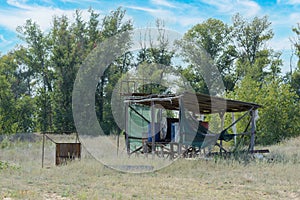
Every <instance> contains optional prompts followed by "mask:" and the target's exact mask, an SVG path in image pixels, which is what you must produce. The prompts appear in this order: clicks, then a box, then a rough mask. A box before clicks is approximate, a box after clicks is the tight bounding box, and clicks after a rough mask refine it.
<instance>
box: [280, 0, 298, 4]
mask: <svg viewBox="0 0 300 200" xmlns="http://www.w3.org/2000/svg"><path fill="white" fill-rule="evenodd" d="M280 2H282V3H285V4H290V5H296V4H300V0H288V1H280Z"/></svg>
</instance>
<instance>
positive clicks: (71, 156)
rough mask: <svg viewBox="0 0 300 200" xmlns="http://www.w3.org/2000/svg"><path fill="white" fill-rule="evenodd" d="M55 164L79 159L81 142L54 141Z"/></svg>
mask: <svg viewBox="0 0 300 200" xmlns="http://www.w3.org/2000/svg"><path fill="white" fill-rule="evenodd" d="M55 157H56V159H55V164H56V165H61V164H66V163H67V161H70V160H75V159H80V157H81V143H56V156H55Z"/></svg>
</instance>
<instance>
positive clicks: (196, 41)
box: [178, 18, 236, 93]
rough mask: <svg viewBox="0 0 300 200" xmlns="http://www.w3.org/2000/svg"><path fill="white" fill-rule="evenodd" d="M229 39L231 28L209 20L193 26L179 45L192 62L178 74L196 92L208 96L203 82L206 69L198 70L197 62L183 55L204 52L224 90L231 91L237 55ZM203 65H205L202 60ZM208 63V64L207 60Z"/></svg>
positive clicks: (190, 56) (214, 20) (201, 67)
mask: <svg viewBox="0 0 300 200" xmlns="http://www.w3.org/2000/svg"><path fill="white" fill-rule="evenodd" d="M231 36H232V28H231V27H229V26H228V25H227V24H224V23H223V22H222V21H220V20H217V19H212V18H210V19H208V20H206V21H204V22H203V23H201V24H197V25H195V26H193V27H192V28H191V29H190V30H188V31H187V33H185V35H184V37H183V39H182V40H181V41H180V42H179V43H178V44H179V46H180V47H181V48H182V49H183V55H184V56H185V58H187V60H188V61H190V62H191V65H190V66H189V67H187V68H185V69H180V70H181V72H182V73H183V74H184V75H185V77H186V78H187V80H188V81H190V82H191V84H192V86H193V87H194V89H195V91H197V92H202V93H208V88H207V86H206V83H205V81H204V78H203V76H205V74H206V73H205V70H206V68H205V67H203V66H199V62H198V61H195V58H192V57H193V56H195V55H188V54H186V52H188V51H190V49H189V48H193V49H197V51H198V52H196V54H199V52H201V51H203V52H205V54H206V56H207V57H209V59H210V60H211V62H212V63H210V64H211V65H214V66H216V67H217V69H218V71H219V73H220V74H221V76H222V80H223V82H224V86H225V90H229V91H230V90H233V87H234V84H235V81H236V77H235V73H234V71H233V63H234V60H235V58H236V51H235V49H234V48H233V46H232V40H231V39H232V37H231ZM196 57H201V56H200V55H199V56H196ZM196 59H197V58H196ZM197 62H198V63H197ZM204 62H206V61H205V60H204ZM207 62H210V61H209V60H207ZM202 64H203V63H202ZM208 68H210V67H208ZM208 70H209V69H208Z"/></svg>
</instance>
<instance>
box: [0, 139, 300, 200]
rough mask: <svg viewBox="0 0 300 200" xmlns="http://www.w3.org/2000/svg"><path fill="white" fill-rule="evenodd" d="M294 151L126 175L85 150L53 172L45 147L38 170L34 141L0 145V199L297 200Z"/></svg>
mask: <svg viewBox="0 0 300 200" xmlns="http://www.w3.org/2000/svg"><path fill="white" fill-rule="evenodd" d="M299 146H300V138H296V139H293V140H289V141H285V142H283V143H282V144H279V145H275V146H270V147H268V148H269V149H270V150H271V153H270V155H268V157H267V158H266V159H261V160H258V159H254V160H250V161H249V162H244V161H243V160H234V159H227V160H224V159H220V158H215V159H211V160H203V159H202V160H200V159H198V160H184V159H180V160H177V161H176V162H174V163H173V164H171V165H170V166H169V167H166V168H163V169H161V170H158V171H156V172H150V173H143V174H130V173H122V172H117V171H114V170H112V169H110V168H108V167H105V166H104V165H102V164H101V163H99V162H98V161H96V160H95V159H93V158H91V157H90V156H89V154H88V153H86V152H85V149H83V158H82V159H81V161H75V162H72V163H70V164H68V165H65V166H59V167H56V166H54V148H55V147H54V145H53V144H51V143H50V142H49V141H48V142H47V143H46V152H45V153H46V154H45V156H46V157H45V166H46V167H44V168H43V169H42V168H41V140H40V139H37V140H36V141H31V142H28V141H18V140H17V141H14V142H9V141H7V140H4V141H2V143H1V146H0V161H2V162H4V164H1V165H2V166H3V167H2V169H1V168H0V180H1V181H0V188H1V190H0V199H300V182H299V179H300V167H299V166H300V150H299ZM130 159H136V158H130ZM149 159H150V158H149ZM5 163H6V164H5Z"/></svg>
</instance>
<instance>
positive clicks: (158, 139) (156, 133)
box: [148, 123, 160, 142]
mask: <svg viewBox="0 0 300 200" xmlns="http://www.w3.org/2000/svg"><path fill="white" fill-rule="evenodd" d="M154 127H155V128H154V130H155V131H154V132H155V137H154V139H155V142H159V141H160V132H159V129H160V123H154ZM148 142H152V133H151V124H150V123H149V124H148Z"/></svg>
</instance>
